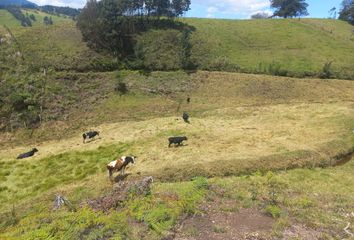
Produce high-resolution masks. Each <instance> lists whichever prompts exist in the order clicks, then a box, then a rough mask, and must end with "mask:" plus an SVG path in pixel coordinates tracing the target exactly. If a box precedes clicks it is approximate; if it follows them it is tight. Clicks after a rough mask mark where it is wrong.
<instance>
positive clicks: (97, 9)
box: [77, 0, 190, 59]
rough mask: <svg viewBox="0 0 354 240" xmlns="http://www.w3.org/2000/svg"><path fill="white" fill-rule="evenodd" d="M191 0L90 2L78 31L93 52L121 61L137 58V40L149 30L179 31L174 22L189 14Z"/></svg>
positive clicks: (90, 0) (94, 0) (106, 0)
mask: <svg viewBox="0 0 354 240" xmlns="http://www.w3.org/2000/svg"><path fill="white" fill-rule="evenodd" d="M189 6H190V0H172V1H170V0H159V1H157V0H146V1H144V0H134V1H128V0H117V1H116V0H102V1H99V2H98V1H96V0H89V1H88V2H87V4H86V6H85V8H84V9H83V10H82V13H81V14H80V15H79V17H78V23H77V25H78V27H79V29H80V30H81V32H82V35H83V38H84V40H85V41H86V42H87V43H88V45H89V46H90V47H91V48H94V49H96V50H106V51H108V52H110V53H111V54H112V55H114V56H115V57H118V58H121V59H122V58H127V57H128V56H132V55H134V46H135V37H136V36H137V35H138V34H139V33H141V32H143V31H147V30H148V29H150V28H176V27H178V26H177V25H176V24H175V23H174V22H173V21H172V20H169V19H171V18H174V17H178V16H181V15H182V14H183V13H185V12H186V11H188V10H189Z"/></svg>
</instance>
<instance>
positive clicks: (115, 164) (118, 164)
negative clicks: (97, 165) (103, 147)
mask: <svg viewBox="0 0 354 240" xmlns="http://www.w3.org/2000/svg"><path fill="white" fill-rule="evenodd" d="M136 158H137V157H136V156H123V157H121V158H120V159H117V160H114V161H112V162H110V163H109V164H107V169H108V172H109V177H112V174H113V172H115V171H117V172H120V173H121V174H123V175H124V170H125V168H126V166H127V165H128V164H129V163H132V164H135V159H136Z"/></svg>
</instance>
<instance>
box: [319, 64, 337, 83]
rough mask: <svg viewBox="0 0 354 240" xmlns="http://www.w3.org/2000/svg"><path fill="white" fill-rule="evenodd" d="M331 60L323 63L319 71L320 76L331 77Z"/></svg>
mask: <svg viewBox="0 0 354 240" xmlns="http://www.w3.org/2000/svg"><path fill="white" fill-rule="evenodd" d="M332 63H333V62H332V61H330V62H326V63H325V64H324V65H323V68H322V72H321V73H320V78H327V79H328V78H332V77H333V75H334V73H333V71H332Z"/></svg>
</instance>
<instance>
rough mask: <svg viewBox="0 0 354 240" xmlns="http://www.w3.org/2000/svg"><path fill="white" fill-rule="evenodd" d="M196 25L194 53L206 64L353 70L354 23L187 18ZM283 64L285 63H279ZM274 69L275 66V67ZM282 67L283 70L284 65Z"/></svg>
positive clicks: (298, 71)
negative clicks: (325, 67) (331, 65)
mask: <svg viewBox="0 0 354 240" xmlns="http://www.w3.org/2000/svg"><path fill="white" fill-rule="evenodd" d="M183 21H184V22H185V23H187V24H189V25H191V26H194V27H195V28H196V30H195V32H194V33H193V34H192V46H193V47H192V58H193V60H194V61H196V62H197V63H198V64H200V66H201V68H204V69H208V68H209V66H213V65H215V66H217V65H218V64H221V65H222V64H224V65H225V68H226V69H227V68H228V66H227V65H236V66H239V67H240V68H241V69H243V70H244V71H250V72H256V71H259V72H267V71H270V72H271V71H272V70H271V69H269V67H270V66H271V65H273V66H272V67H273V68H278V67H279V68H280V70H283V71H284V74H287V72H288V73H294V74H295V75H299V76H303V75H306V74H313V73H315V72H319V71H321V70H322V68H323V65H324V64H325V63H326V62H330V61H333V70H334V71H336V72H340V73H342V74H344V75H345V74H347V75H348V74H349V75H353V73H354V72H353V69H354V65H353V62H354V59H353V54H352V53H353V52H354V35H353V30H354V27H353V26H351V25H350V24H348V23H346V22H342V21H338V20H328V19H301V20H297V19H286V20H285V19H267V20H242V21H240V20H219V19H217V20H216V19H184V20H183ZM278 65H279V66H278ZM273 71H274V70H273ZM280 73H281V71H280Z"/></svg>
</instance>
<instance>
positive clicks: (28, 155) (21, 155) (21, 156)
mask: <svg viewBox="0 0 354 240" xmlns="http://www.w3.org/2000/svg"><path fill="white" fill-rule="evenodd" d="M35 152H38V149H37V148H33V149H32V150H31V151H29V152H26V153H22V154H20V155H18V157H17V159H22V158H28V157H32V156H33V155H34V153H35Z"/></svg>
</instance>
